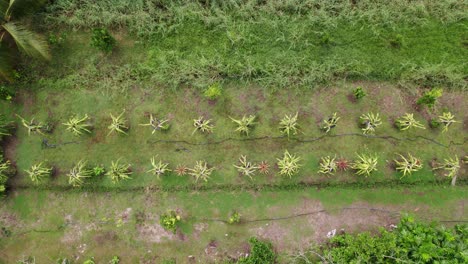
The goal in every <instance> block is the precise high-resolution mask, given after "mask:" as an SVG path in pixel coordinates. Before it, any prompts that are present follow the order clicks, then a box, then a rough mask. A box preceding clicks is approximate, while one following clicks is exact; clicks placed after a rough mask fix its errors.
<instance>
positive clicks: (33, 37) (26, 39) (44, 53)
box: [3, 22, 50, 59]
mask: <svg viewBox="0 0 468 264" xmlns="http://www.w3.org/2000/svg"><path fill="white" fill-rule="evenodd" d="M3 28H4V29H5V30H6V31H7V32H8V34H9V35H10V36H11V37H12V38H13V39H14V40H15V43H16V45H17V46H18V49H20V50H22V51H23V52H24V53H26V54H27V55H29V56H31V57H35V58H44V59H50V54H49V49H48V45H47V42H46V41H45V40H43V39H42V38H41V37H40V36H39V35H37V34H35V33H34V32H32V31H29V30H27V29H26V28H24V27H23V26H21V25H19V24H17V23H14V22H8V23H5V24H3Z"/></svg>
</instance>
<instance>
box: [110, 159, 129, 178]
mask: <svg viewBox="0 0 468 264" xmlns="http://www.w3.org/2000/svg"><path fill="white" fill-rule="evenodd" d="M131 174H132V172H131V171H130V164H120V159H118V160H117V161H115V162H114V161H112V163H111V166H110V169H109V171H108V172H107V173H106V175H107V176H108V177H109V178H110V179H111V180H112V182H113V183H118V182H120V181H122V180H129V179H131V177H130V175H131Z"/></svg>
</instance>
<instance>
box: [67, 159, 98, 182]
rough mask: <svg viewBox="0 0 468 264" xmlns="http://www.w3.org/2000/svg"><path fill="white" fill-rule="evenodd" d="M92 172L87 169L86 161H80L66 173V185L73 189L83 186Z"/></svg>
mask: <svg viewBox="0 0 468 264" xmlns="http://www.w3.org/2000/svg"><path fill="white" fill-rule="evenodd" d="M92 173H93V171H92V170H90V169H88V168H87V164H86V161H84V160H80V161H79V162H78V163H77V164H76V165H75V166H74V167H73V168H72V169H71V170H70V172H69V173H68V175H67V176H68V183H69V184H70V185H72V186H74V187H79V186H81V185H83V183H84V179H86V178H89V177H91V176H92Z"/></svg>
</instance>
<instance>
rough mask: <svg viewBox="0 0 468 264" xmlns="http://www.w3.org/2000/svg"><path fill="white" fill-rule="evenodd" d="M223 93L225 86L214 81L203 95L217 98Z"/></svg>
mask: <svg viewBox="0 0 468 264" xmlns="http://www.w3.org/2000/svg"><path fill="white" fill-rule="evenodd" d="M222 94H223V88H222V87H221V84H219V83H213V84H212V85H210V86H208V88H207V89H206V90H205V91H204V92H203V96H205V97H206V98H208V99H210V100H215V99H218V98H219V97H221V95H222Z"/></svg>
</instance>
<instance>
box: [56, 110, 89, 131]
mask: <svg viewBox="0 0 468 264" xmlns="http://www.w3.org/2000/svg"><path fill="white" fill-rule="evenodd" d="M88 121H89V117H88V115H87V114H85V115H84V116H83V117H78V115H75V116H74V117H71V118H70V119H68V121H67V122H66V123H63V124H64V125H65V126H66V127H67V128H66V129H67V130H68V131H71V132H72V133H73V135H75V136H81V135H82V134H83V133H85V132H86V133H91V130H89V129H88V128H90V127H91V125H90V124H89V123H88Z"/></svg>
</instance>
